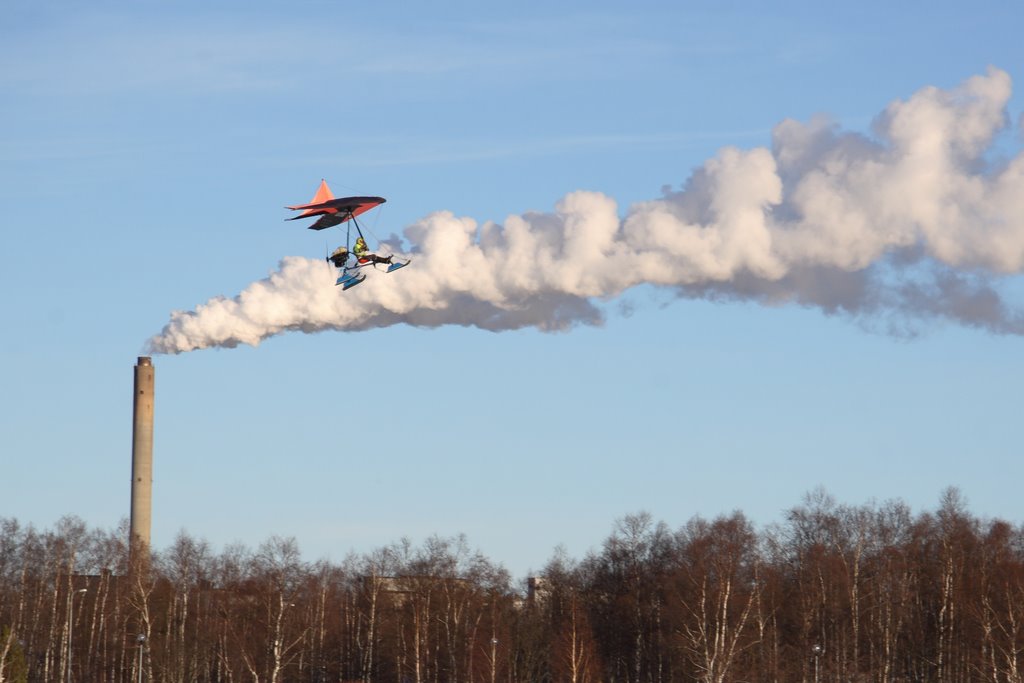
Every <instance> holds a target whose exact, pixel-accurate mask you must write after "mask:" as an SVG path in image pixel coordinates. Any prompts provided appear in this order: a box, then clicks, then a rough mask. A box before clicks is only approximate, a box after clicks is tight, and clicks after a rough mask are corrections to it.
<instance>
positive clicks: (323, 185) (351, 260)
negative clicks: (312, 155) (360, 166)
mask: <svg viewBox="0 0 1024 683" xmlns="http://www.w3.org/2000/svg"><path fill="white" fill-rule="evenodd" d="M386 201H387V200H386V199H384V198H383V197H338V198H335V197H334V193H333V192H331V188H330V187H328V186H327V181H326V180H321V181H320V187H319V188H318V189H317V191H316V194H315V195H313V199H312V200H311V201H310V202H309V203H308V204H300V205H299V206H288V207H285V208H287V209H291V210H292V211H301V212H302V213H300V214H299V215H298V216H292V217H291V218H286V219H285V220H289V221H294V220H298V219H300V218H311V217H313V216H318V218H317V219H316V222H314V223H313V224H312V225H310V226H309V229H310V230H323V229H325V228H332V227H335V226H340V225H341V224H342V223H346V222H349V221H351V223H350V224H349V225H348V226H347V229H346V231H345V244H344V245H342V246H340V247H338V248H337V249H335V250H334V252H333V253H332V254H331V255H330V256H328V257H327V262H328V263H333V264H334V266H335V267H336V268H338V269H339V270H340V271H341V275H340V276H339V277H338V279H337V281H336V282H335V283H334V284H335V285H341V288H342V290H345V289H350V288H352V287H355V286H356V285H358V284H359V283H360V282H362V281H363V280H365V279H366V273H365V272H363V271H362V269H363V268H365V267H366V266H373V267H374V269H377V266H378V265H384V266H387V268H386V270H385V272H386V273H393V272H395V271H396V270H398V269H399V268H404V267H405V266H407V265H409V263H410V262H411V260H412V259H406V260H404V261H402V260H395V257H394V256H393V255H391V254H388V255H386V256H381V255H378V254H376V253H372V252H370V250H369V247H367V245H366V237H365V236H364V235H363V229H362V227H361V226H360V225H359V221H357V220H356V216H359V215H361V214H363V213H365V212H367V211H369V210H370V209H372V208H374V207H376V206H380V205H381V204H383V203H384V202H386ZM352 226H355V228H356V234H357V235H358V238H357V239H356V241H355V244H354V245H353V244H352V243H351V242H350V240H351V237H352ZM377 242H378V246H380V240H377Z"/></svg>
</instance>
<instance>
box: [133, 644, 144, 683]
mask: <svg viewBox="0 0 1024 683" xmlns="http://www.w3.org/2000/svg"><path fill="white" fill-rule="evenodd" d="M135 642H136V643H138V644H139V665H138V672H139V673H138V677H137V678H136V680H137V681H138V683H142V649H143V648H144V647H145V646H146V636H144V635H142V634H141V633H140V634H139V635H138V636H136V637H135Z"/></svg>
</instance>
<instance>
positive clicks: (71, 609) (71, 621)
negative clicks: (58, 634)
mask: <svg viewBox="0 0 1024 683" xmlns="http://www.w3.org/2000/svg"><path fill="white" fill-rule="evenodd" d="M86 590H87V589H85V588H79V589H78V590H76V591H74V592H72V593H71V595H70V596H68V683H71V642H72V641H71V635H72V630H73V629H74V628H75V616H74V613H75V596H76V595H80V594H81V593H85V592H86Z"/></svg>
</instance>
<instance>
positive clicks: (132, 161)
mask: <svg viewBox="0 0 1024 683" xmlns="http://www.w3.org/2000/svg"><path fill="white" fill-rule="evenodd" d="M407 5H408V3H378V4H376V5H374V6H373V7H369V6H363V5H355V4H352V5H348V4H341V3H329V2H320V3H315V2H298V3H262V2H248V3H231V2H226V3H218V4H217V5H216V7H211V6H210V5H209V3H189V2H182V3H162V2H143V3H133V4H128V3H104V2H100V3H89V4H85V5H82V4H78V3H47V4H45V5H41V4H40V3H29V2H16V3H14V4H13V6H12V7H10V8H8V10H7V20H6V21H5V22H4V23H3V25H2V26H0V112H2V117H0V124H2V125H0V203H2V215H3V216H4V219H3V223H2V225H3V236H4V240H3V244H4V246H3V254H4V256H5V258H4V259H3V261H4V267H3V269H2V270H0V287H2V290H3V292H4V295H3V301H4V318H5V322H4V325H3V334H2V335H0V387H3V390H2V391H0V460H2V465H3V466H2V473H0V515H2V516H13V517H17V518H18V519H19V520H21V521H23V522H26V523H27V522H31V523H34V524H36V525H38V526H48V525H50V524H52V523H53V522H54V521H55V520H56V519H58V518H59V517H60V516H62V515H64V514H76V515H78V516H80V517H82V518H83V519H85V520H86V521H87V522H89V523H90V524H92V525H96V526H102V527H113V526H115V525H116V524H117V523H118V521H119V520H120V519H121V518H122V517H124V516H126V515H127V511H128V493H129V490H128V485H129V466H130V426H131V377H132V365H133V364H134V362H135V358H136V356H138V355H140V354H141V353H142V349H143V345H144V343H145V342H146V340H147V339H148V338H149V337H150V336H152V335H154V334H156V333H158V332H159V331H160V330H161V328H163V326H164V325H165V324H166V323H167V321H168V318H169V315H170V313H171V311H173V310H191V309H194V308H195V307H196V306H197V305H199V304H202V303H204V302H206V301H207V300H209V299H210V298H212V297H215V296H218V295H224V296H227V297H233V296H235V295H236V294H238V293H239V292H240V291H242V290H243V289H245V288H246V287H247V286H248V285H249V284H250V283H252V282H253V281H256V280H259V279H261V278H264V277H266V276H267V274H268V273H269V272H271V271H273V270H275V269H276V268H277V267H278V262H279V260H280V259H281V258H282V257H284V256H305V257H310V258H317V257H320V256H322V254H323V251H324V249H325V246H328V244H326V242H325V236H324V235H323V234H321V233H312V232H310V231H307V230H305V229H304V228H303V227H302V226H301V225H299V223H298V222H295V223H285V222H283V220H282V219H284V218H286V217H287V212H286V211H285V210H284V209H283V208H282V207H283V206H285V205H286V204H293V203H299V202H304V201H306V200H307V199H309V197H311V196H312V194H313V191H314V190H315V189H316V185H317V183H318V182H319V180H320V178H327V180H328V181H329V182H330V183H331V185H332V188H333V189H334V191H335V193H336V194H339V195H340V194H375V195H382V196H385V197H387V198H388V203H387V204H386V205H385V206H384V207H383V208H382V209H381V210H380V211H379V212H378V214H377V215H374V216H372V217H370V218H369V219H368V220H369V224H370V225H371V226H373V228H374V231H375V232H376V233H379V234H381V235H382V236H383V235H387V234H396V235H398V234H402V231H403V229H404V228H405V227H406V226H409V225H411V224H413V223H415V222H416V221H419V220H420V219H422V218H423V217H424V216H427V215H428V214H431V213H432V212H435V211H440V210H446V211H451V212H453V213H454V215H456V216H463V217H469V218H472V219H474V220H475V221H477V222H478V223H480V224H482V223H484V222H486V221H495V222H497V223H504V222H505V221H506V220H507V217H508V216H510V215H520V214H524V213H526V212H530V211H540V212H549V211H552V210H553V208H554V206H555V205H556V203H557V202H559V200H561V199H562V198H563V197H564V196H565V195H567V194H568V193H571V192H574V191H577V190H591V191H596V192H601V193H604V194H605V195H607V196H609V197H611V198H613V199H614V200H615V202H616V203H617V206H618V210H619V212H620V214H622V215H625V213H626V212H627V211H628V210H629V207H630V206H631V205H633V204H635V203H636V202H642V201H646V200H652V199H657V198H658V197H660V196H661V195H662V188H663V187H666V186H668V187H670V188H672V189H679V188H680V187H681V186H682V185H683V184H684V183H685V182H686V180H687V179H688V178H689V177H690V176H691V175H692V174H693V172H694V170H695V169H697V168H699V167H701V166H702V165H703V164H704V163H705V161H706V160H708V159H710V158H712V157H714V156H715V155H716V154H717V153H718V151H719V150H720V149H722V148H724V147H727V146H734V147H737V148H740V149H751V148H755V147H770V146H771V144H772V137H771V136H772V130H773V128H774V127H775V126H776V125H777V124H778V123H779V122H780V121H782V120H784V119H787V118H790V119H796V120H798V121H808V120H809V119H810V118H811V117H812V116H814V115H815V114H818V113H824V114H827V115H829V116H830V117H831V118H832V119H833V120H834V121H835V122H837V124H838V125H839V126H840V127H841V128H842V129H843V130H849V131H855V132H860V133H865V134H870V132H871V126H872V122H873V121H874V120H875V119H876V117H877V116H878V115H879V113H880V112H882V111H883V110H884V109H885V108H886V107H887V106H888V105H889V103H891V102H893V101H894V100H905V99H907V98H909V97H911V96H912V95H914V93H916V92H918V91H920V90H921V89H922V88H925V87H928V86H934V87H937V88H940V89H950V88H955V87H956V86H957V85H958V84H960V83H962V82H963V81H965V80H966V79H968V78H971V77H972V76H976V75H980V74H984V73H986V69H987V68H988V67H989V66H994V67H997V68H999V69H1002V70H1004V71H1006V72H1007V73H1008V74H1009V76H1010V78H1011V79H1014V80H1015V82H1017V81H1019V80H1020V79H1021V78H1022V77H1024V74H1022V73H1021V72H1020V71H1019V68H1020V67H1019V65H1020V64H1024V47H1021V43H1020V41H1019V36H1018V35H1017V34H1018V33H1019V26H1020V25H1021V24H1022V20H1024V10H1022V9H1021V8H1020V7H1018V6H1016V5H1014V4H1012V3H984V4H982V5H980V6H976V7H973V8H967V6H966V5H963V4H962V3H927V4H926V3H904V4H901V5H898V6H892V5H891V3H872V2H869V3H857V4H855V5H839V4H835V5H834V6H829V7H820V6H818V5H814V6H812V5H810V4H807V3H770V4H765V3H744V2H737V3H677V4H676V5H675V6H668V4H666V3H634V4H631V5H630V7H629V8H628V9H626V8H625V5H622V4H621V3H600V2H598V3H594V2H587V3H558V4H557V5H555V6H549V5H548V4H546V3H518V4H516V5H514V6H507V7H501V8H497V7H488V8H482V7H480V6H479V4H478V3H439V4H430V5H413V6H407ZM1019 89H1020V88H1019V86H1018V87H1017V89H1016V90H1015V91H1014V92H1013V95H1012V96H1011V97H1010V99H1009V101H1008V104H1007V107H1006V109H1007V123H1008V126H1007V128H1006V130H1005V132H1004V133H1002V134H1001V135H1000V137H999V138H998V139H997V141H996V144H995V145H994V146H993V148H992V150H990V155H991V156H993V157H999V156H1007V157H1009V156H1013V155H1016V154H1019V153H1020V149H1021V137H1020V116H1021V112H1022V110H1024V106H1022V98H1021V96H1020V94H1019ZM326 239H327V240H333V241H337V236H336V234H335V235H330V236H326ZM329 246H333V244H330V245H329ZM417 265H418V264H416V263H414V264H413V266H411V269H414V268H416V266H417ZM404 272H405V271H403V273H404ZM421 272H422V271H421ZM401 275H402V274H401V273H396V274H394V275H393V276H392V277H396V278H397V277H400V276H401ZM1000 285H1001V286H1002V287H1003V288H1004V289H1005V290H1007V291H1009V292H1011V293H1013V292H1016V293H1017V294H1018V295H1019V293H1020V291H1021V286H1020V285H1021V283H1020V280H1019V276H1018V275H1017V274H1016V273H1014V272H1011V273H1009V274H1008V275H1006V276H1005V277H1002V279H1001V280H1000ZM353 291H357V290H353ZM338 295H339V296H343V295H342V294H341V293H339V294H338ZM1017 300H1018V301H1019V297H1018V299H1017ZM598 305H599V307H601V308H602V310H603V311H604V312H605V322H604V324H603V325H600V326H587V325H579V326H576V327H573V328H572V329H570V330H568V331H564V332H558V333H544V332H539V331H537V330H535V329H533V328H525V329H517V330H511V331H506V332H501V333H493V332H487V331H483V330H480V329H476V328H473V327H459V326H443V327H438V328H434V329H428V328H418V327H412V326H408V325H396V326H392V327H385V328H381V329H374V330H370V331H365V332H324V333H320V334H313V335H307V334H302V333H298V332H293V333H289V334H284V335H281V336H276V337H273V338H271V339H268V340H267V341H265V342H263V343H262V344H261V345H260V346H259V347H257V348H253V347H249V346H240V347H238V348H234V349H207V350H200V351H193V352H190V353H184V354H180V355H173V356H164V355H158V356H156V357H155V359H154V363H155V365H156V368H157V369H156V372H157V424H156V446H155V460H156V463H155V477H154V478H155V481H154V528H153V540H154V544H155V545H156V546H157V547H163V546H165V545H167V544H169V543H170V542H171V540H172V539H173V537H174V535H175V534H176V533H177V531H178V530H179V529H185V530H187V531H188V532H190V533H192V534H193V535H196V536H200V537H204V538H207V539H209V540H210V541H211V542H213V543H214V545H215V546H218V547H219V546H222V545H223V544H224V543H228V542H232V541H236V540H238V541H242V542H244V543H247V544H249V545H251V546H255V545H257V544H258V543H259V542H260V541H262V540H264V539H265V538H267V537H268V536H270V535H271V534H278V535H284V536H295V537H296V538H297V539H298V541H299V543H300V546H301V547H302V548H303V550H304V553H305V555H306V556H307V558H309V559H316V558H318V557H330V558H332V559H335V560H340V559H341V558H342V557H343V556H344V555H345V553H347V552H349V551H350V550H355V551H357V552H361V551H365V550H369V549H371V548H374V547H378V546H380V545H384V544H386V543H389V542H391V541H394V540H397V539H398V538H400V537H401V536H409V537H410V538H412V539H413V540H414V541H419V540H422V539H423V538H425V537H426V536H428V535H430V534H433V533H437V534H441V535H452V534H456V533H462V532H464V533H466V534H467V535H468V537H469V540H470V542H471V543H472V544H473V545H475V546H477V547H479V548H480V549H481V550H483V551H484V552H485V553H486V554H487V555H488V556H489V557H491V558H492V559H494V560H495V561H498V562H501V563H503V564H505V565H506V566H507V567H508V568H509V569H510V571H512V573H513V574H514V575H516V576H523V575H525V574H526V573H527V571H528V570H529V569H531V568H532V569H539V568H541V567H542V566H543V565H544V563H545V562H546V561H547V559H548V558H550V557H551V554H552V551H553V549H554V547H555V546H556V545H558V544H564V545H565V546H566V548H567V549H568V551H569V552H570V554H572V555H574V556H577V557H580V556H582V555H583V554H584V553H585V552H587V551H588V550H589V549H591V548H594V547H597V546H598V545H599V544H600V542H601V541H602V540H603V539H604V538H605V537H606V536H607V534H608V533H609V532H610V530H611V527H612V524H613V522H614V520H616V519H617V518H620V517H622V516H624V515H626V514H629V513H632V512H636V511H638V510H647V511H649V512H650V513H651V514H652V515H654V517H655V518H656V519H659V520H664V521H666V522H667V523H669V524H670V525H671V526H678V525H681V524H683V523H684V522H685V521H686V520H687V519H689V518H690V517H691V516H693V515H695V514H701V515H704V516H709V517H711V516H715V515H717V514H720V513H727V512H730V511H732V510H734V509H741V510H743V511H744V512H746V513H747V514H748V515H749V516H751V517H752V518H753V519H754V520H755V521H756V522H758V523H759V524H768V523H771V522H774V521H778V520H780V519H781V518H782V514H783V511H784V510H785V509H786V508H788V507H791V506H793V505H796V504H798V503H799V502H800V499H801V496H802V495H803V494H804V493H805V492H807V491H809V490H811V489H813V488H814V487H816V486H819V485H821V486H824V487H825V488H826V489H828V490H829V491H830V492H831V493H833V494H834V495H835V496H836V497H837V498H838V499H840V500H841V501H844V502H848V503H862V502H866V501H868V500H872V499H874V500H885V499H888V498H894V497H899V498H903V499H904V500H906V501H908V502H909V503H910V504H911V505H912V506H914V508H915V509H924V508H928V507H930V506H932V505H933V504H934V503H935V501H936V500H937V499H938V496H939V493H940V491H941V490H942V489H943V488H944V487H946V486H949V485H955V486H958V487H960V488H961V490H962V491H963V493H964V494H965V496H966V497H967V499H968V500H969V502H970V504H971V507H972V509H973V510H974V511H975V512H976V513H977V514H980V515H983V516H986V515H991V516H1001V517H1004V518H1007V519H1010V520H1012V521H1015V522H1020V521H1021V520H1022V519H1024V504H1022V503H1021V498H1020V496H1019V486H1018V484H1017V482H1019V481H1020V480H1021V478H1022V475H1024V465H1022V464H1021V463H1022V459H1021V458H1020V447H1019V435H1020V429H1019V427H1018V426H1017V425H1019V416H1018V412H1019V409H1018V408H1017V399H1018V395H1019V391H1018V387H1019V386H1020V384H1021V380H1022V379H1024V366H1022V363H1021V360H1020V358H1021V355H1020V348H1021V339H1020V337H1019V336H1012V335H997V334H993V333H990V332H986V331H982V330H978V329H975V328H971V327H964V326H960V325H957V324H955V323H953V322H948V321H943V320H936V319H925V320H924V321H923V322H922V323H920V324H919V325H918V326H917V328H916V331H917V334H916V335H915V336H909V337H908V336H893V335H889V334H886V333H885V331H884V330H885V328H886V323H885V321H884V320H881V321H880V320H878V319H876V318H871V317H868V318H867V319H851V318H850V317H846V316H842V315H829V314H826V313H823V312H822V311H821V310H820V309H816V308H805V307H801V306H799V305H795V304H780V305H771V306H765V305H760V304H758V303H755V302H752V301H708V300H703V299H690V298H680V297H678V296H676V292H675V291H674V290H672V289H671V288H659V287H656V286H652V285H640V286H637V287H633V288H631V289H629V290H628V291H627V292H626V293H625V294H623V295H622V296H616V297H611V298H608V299H600V300H598Z"/></svg>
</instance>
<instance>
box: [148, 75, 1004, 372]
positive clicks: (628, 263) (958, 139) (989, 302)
mask: <svg viewBox="0 0 1024 683" xmlns="http://www.w3.org/2000/svg"><path fill="white" fill-rule="evenodd" d="M1010 95H1011V82H1010V77H1009V75H1008V74H1006V73H1005V72H1003V71H1000V70H998V69H995V68H990V69H989V70H988V72H987V73H986V74H985V75H983V76H975V77H972V78H970V79H968V80H967V81H965V82H964V83H962V84H960V85H959V86H957V87H955V88H953V89H950V90H942V89H939V88H934V87H927V88H924V89H922V90H920V91H919V92H917V93H916V94H914V95H913V96H912V97H910V98H909V99H907V100H899V101H895V102H893V103H892V104H890V105H889V106H888V107H887V108H886V109H885V111H884V112H882V113H881V114H880V115H879V116H878V118H877V119H876V121H875V124H874V134H873V136H871V137H868V136H865V135H861V134H858V133H852V132H843V131H841V130H840V129H839V128H838V127H837V126H836V125H835V124H833V123H831V122H830V121H829V120H828V119H826V118H815V119H814V120H812V121H810V122H808V123H801V122H798V121H793V120H786V121H783V122H782V123H780V124H778V125H777V126H776V127H775V129H774V131H773V135H772V148H771V149H767V148H763V147H759V148H755V149H749V150H741V149H737V148H732V147H728V148H724V149H722V150H721V151H719V152H718V154H717V155H716V156H715V157H714V158H712V159H709V160H708V161H706V162H705V163H704V164H703V166H702V167H701V168H699V169H697V170H696V171H695V172H694V173H693V174H692V175H691V177H690V178H689V179H688V180H687V182H686V183H685V185H684V186H683V187H682V188H681V189H680V190H679V191H668V190H666V191H665V192H664V194H663V196H662V197H661V198H660V199H654V200H651V201H648V202H643V203H640V204H638V205H635V206H633V207H631V208H630V210H629V211H628V213H627V214H626V216H625V218H624V219H623V218H621V217H620V215H619V211H618V207H617V205H616V203H615V201H613V200H612V199H611V198H609V197H607V196H605V195H603V194H599V193H596V192H582V191H581V192H573V193H571V194H569V195H567V196H566V197H564V198H563V199H562V200H561V201H560V202H559V203H558V205H557V206H556V207H555V210H554V212H553V213H544V214H540V213H528V214H524V215H520V216H510V217H509V218H508V219H507V220H506V221H505V224H504V225H497V224H494V223H485V224H484V225H482V226H478V225H477V223H476V222H474V221H473V220H470V219H468V218H460V217H457V216H454V215H452V214H451V213H449V212H445V211H439V212H437V213H434V214H431V215H429V216H427V217H425V218H423V219H422V220H420V221H419V222H417V223H415V224H414V225H411V226H409V227H408V228H406V230H405V242H406V244H407V245H408V247H407V250H408V251H409V252H410V254H411V255H412V256H413V257H414V259H415V260H414V263H413V264H412V265H411V266H410V267H409V268H406V269H404V270H402V271H400V272H398V273H395V274H392V275H384V274H383V273H372V272H371V274H370V277H368V278H367V280H366V282H364V283H363V284H361V285H359V286H358V287H356V288H353V289H351V290H349V291H346V292H344V293H342V292H341V291H340V288H337V287H335V286H334V284H333V280H334V277H335V275H334V274H333V273H332V271H331V269H328V268H327V267H326V265H325V263H324V261H322V260H319V259H315V260H314V259H306V258H300V257H294V256H289V257H285V258H284V259H283V260H282V261H281V263H280V267H279V269H278V270H277V271H275V272H273V273H271V274H270V276H269V277H267V278H266V279H263V280H260V281H259V282H254V283H252V284H251V285H249V286H248V287H247V288H246V289H245V290H244V291H243V292H242V293H241V294H239V295H238V296H235V297H234V298H230V299H229V298H225V297H216V298H213V299H211V300H209V301H208V302H206V303H205V304H201V305H199V306H197V307H196V309H195V310H194V311H175V312H174V313H172V314H171V320H170V322H169V323H168V324H167V325H166V326H165V327H164V329H163V331H162V332H160V334H158V335H156V336H154V337H152V338H151V339H150V340H149V342H148V350H149V351H150V352H152V353H181V352H183V351H191V350H195V349H203V348H208V347H211V346H215V347H233V346H236V345H238V344H251V345H253V346H255V345H257V344H259V343H260V342H261V341H262V340H264V339H266V338H268V337H271V336H273V335H276V334H280V333H282V332H286V331H289V330H300V331H302V332H320V331H323V330H349V331H354V330H364V329H368V328H373V327H383V326H388V325H395V324H398V323H405V324H407V325H422V326H437V325H472V326H475V327H480V328H483V329H488V330H495V331H500V330H508V329H515V328H521V327H525V326H532V327H536V328H539V329H542V330H557V329H563V328H566V327H569V326H572V325H574V324H578V323H584V324H597V323H600V322H601V320H602V312H601V310H600V308H599V307H598V306H597V305H596V302H597V301H600V300H607V299H609V298H612V297H615V296H617V295H619V294H621V293H622V292H624V291H625V290H627V289H629V288H630V287H634V286H636V285H640V284H644V283H647V284H651V285H656V286H659V287H662V288H668V289H670V290H672V291H674V292H676V293H677V294H678V295H680V296H683V297H703V298H712V299H716V298H722V299H746V300H755V301H759V302H763V303H769V304H775V303H786V302H793V303H797V304H799V305H806V306H813V307H818V308H820V309H822V310H823V311H825V312H827V313H844V314H848V315H850V316H853V317H855V318H857V319H860V320H866V321H868V322H869V323H877V322H881V323H882V325H883V327H887V328H889V329H891V330H893V331H895V332H898V333H906V332H910V333H912V332H913V331H914V330H915V329H917V326H918V325H919V324H920V322H921V321H926V320H930V319H936V318H937V319H946V320H950V321H954V322H955V323H958V324H962V325H966V326H972V327H979V328H983V329H986V330H989V331H992V332H996V333H1002V334H1024V311H1022V310H1021V309H1020V308H1019V307H1015V306H1014V305H1013V304H1012V303H1011V302H1010V301H1008V297H1007V296H1006V295H1005V294H1004V293H1002V292H1001V291H1000V289H1001V288H1002V289H1004V290H1005V289H1006V287H1005V285H1006V284H1007V282H1008V281H1009V280H1011V279H1012V278H1013V276H1014V275H1017V274H1020V273H1021V271H1022V269H1024V152H1021V151H1019V150H1018V151H1017V152H1016V154H1015V155H1014V156H1012V157H1006V156H1005V155H1004V157H1003V158H1002V159H999V158H996V157H997V151H998V150H997V149H996V145H995V144H994V143H995V140H996V136H997V134H998V133H999V132H1001V131H1003V130H1005V129H1006V128H1007V126H1008V125H1009V115H1008V113H1007V102H1008V101H1009V98H1010ZM395 246H396V247H401V244H396V245H395ZM1001 286H1002V287H1001Z"/></svg>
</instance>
